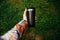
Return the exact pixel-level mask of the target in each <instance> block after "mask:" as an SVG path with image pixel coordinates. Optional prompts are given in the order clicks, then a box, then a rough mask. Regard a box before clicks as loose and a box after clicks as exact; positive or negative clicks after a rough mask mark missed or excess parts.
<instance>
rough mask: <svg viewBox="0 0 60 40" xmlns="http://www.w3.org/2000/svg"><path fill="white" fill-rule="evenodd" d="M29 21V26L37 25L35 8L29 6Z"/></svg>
mask: <svg viewBox="0 0 60 40" xmlns="http://www.w3.org/2000/svg"><path fill="white" fill-rule="evenodd" d="M26 15H27V21H28V27H35V8H34V7H29V8H27V14H26Z"/></svg>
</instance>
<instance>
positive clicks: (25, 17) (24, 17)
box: [23, 8, 27, 21]
mask: <svg viewBox="0 0 60 40" xmlns="http://www.w3.org/2000/svg"><path fill="white" fill-rule="evenodd" d="M26 13H27V8H25V11H24V14H23V20H25V21H27V16H26Z"/></svg>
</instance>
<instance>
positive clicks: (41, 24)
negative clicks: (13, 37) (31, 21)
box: [0, 0, 60, 40]
mask: <svg viewBox="0 0 60 40" xmlns="http://www.w3.org/2000/svg"><path fill="white" fill-rule="evenodd" d="M59 3H60V2H59V1H56V0H0V35H2V34H4V33H6V32H7V31H8V30H10V29H11V28H12V27H14V25H15V24H17V23H18V22H19V21H20V20H22V18H23V12H24V9H25V8H26V7H35V9H36V16H37V23H36V25H35V27H34V28H33V29H32V30H30V31H32V32H33V33H34V34H38V35H40V36H42V37H43V40H57V39H58V37H59V34H60V32H59V29H60V27H59V26H60V18H59V17H60V14H59V13H60V11H59V10H60V6H59ZM28 29H30V28H28ZM28 29H27V30H28ZM28 31H29V30H28ZM30 31H29V32H30ZM27 34H28V32H27V33H26V34H25V35H27ZM27 38H28V37H27Z"/></svg>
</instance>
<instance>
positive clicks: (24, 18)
mask: <svg viewBox="0 0 60 40" xmlns="http://www.w3.org/2000/svg"><path fill="white" fill-rule="evenodd" d="M26 13H27V8H25V11H24V14H23V20H26V21H27V16H26ZM36 22H37V17H36V16H35V23H36Z"/></svg>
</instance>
